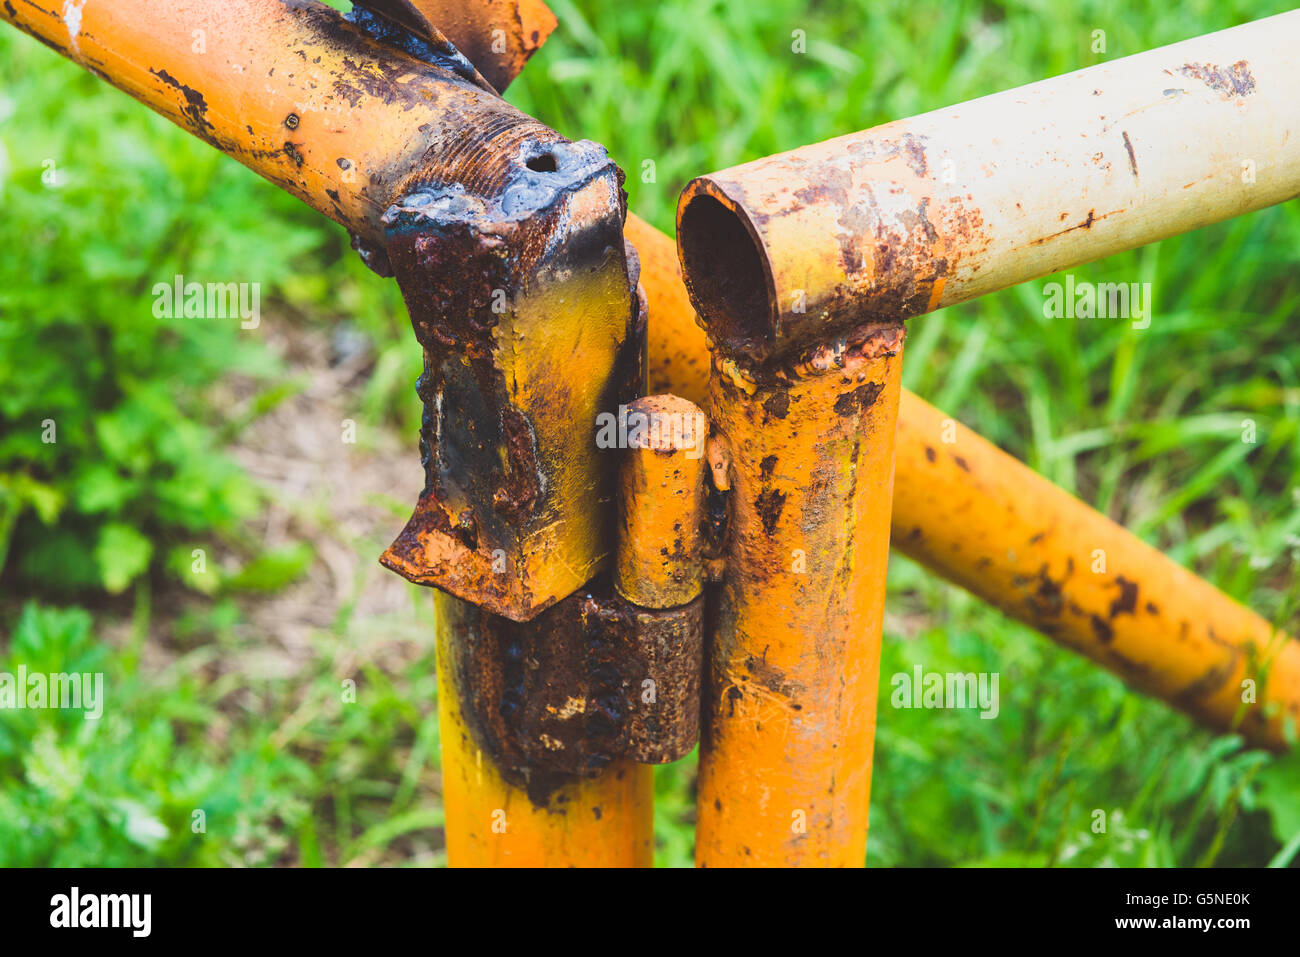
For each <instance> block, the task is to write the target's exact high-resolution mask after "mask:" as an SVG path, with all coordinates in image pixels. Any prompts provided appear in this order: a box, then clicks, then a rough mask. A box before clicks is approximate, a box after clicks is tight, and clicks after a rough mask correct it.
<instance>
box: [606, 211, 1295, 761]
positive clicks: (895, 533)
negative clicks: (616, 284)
mask: <svg viewBox="0 0 1300 957" xmlns="http://www.w3.org/2000/svg"><path fill="white" fill-rule="evenodd" d="M625 232H626V235H627V237H628V239H629V240H630V241H631V242H632V243H633V244H634V245H635V246H636V247H637V252H638V254H639V255H640V258H641V285H642V287H643V288H644V289H645V291H646V296H647V299H648V300H649V304H650V319H649V356H650V360H649V370H648V373H649V379H650V388H651V390H652V391H673V392H676V393H678V394H681V395H684V396H687V397H689V398H691V399H693V400H695V401H704V399H705V396H707V382H708V379H707V363H708V348H707V344H706V341H705V335H704V331H703V329H701V328H700V326H699V325H698V323H697V322H696V319H695V312H694V310H693V309H692V308H691V304H690V301H689V299H688V298H687V296H686V292H685V287H684V286H683V284H682V279H681V273H680V270H679V267H678V265H677V263H676V262H675V261H674V260H673V257H672V256H671V255H669V253H670V252H671V248H672V240H671V239H669V238H668V237H667V236H665V235H664V234H663V233H661V232H659V231H658V230H656V229H654V227H652V226H650V225H649V224H647V223H646V222H645V221H644V220H641V219H638V218H637V217H636V216H633V215H629V216H628V222H627V228H626V231H625ZM891 524H892V532H891V542H892V545H893V547H894V548H896V549H898V550H899V551H901V552H902V553H903V554H905V555H907V556H908V557H909V558H912V559H914V560H916V561H917V562H920V563H921V564H922V565H924V566H926V567H927V568H929V569H931V570H932V571H935V572H937V573H938V574H940V575H942V576H943V577H944V578H947V579H948V580H949V581H952V582H955V583H956V584H958V585H961V586H962V587H963V588H965V589H967V590H968V591H970V592H971V593H972V594H974V595H977V596H978V597H980V598H983V599H984V600H985V601H987V602H989V603H990V604H992V605H994V606H996V607H997V608H1000V609H1002V610H1003V611H1004V612H1006V613H1007V614H1008V615H1010V616H1011V617H1013V618H1015V619H1017V620H1019V621H1022V622H1024V623H1025V624H1027V625H1029V626H1031V627H1033V628H1036V629H1037V630H1039V631H1041V632H1042V633H1043V634H1045V635H1047V636H1048V637H1049V638H1051V639H1052V640H1053V641H1054V642H1056V643H1057V644H1060V645H1063V646H1064V647H1066V648H1069V649H1071V650H1072V651H1075V652H1077V653H1079V654H1082V655H1084V656H1085V657H1087V658H1089V659H1091V660H1092V661H1095V662H1096V663H1097V664H1099V665H1101V666H1102V667H1103V668H1105V669H1107V670H1108V671H1111V672H1113V673H1115V674H1117V675H1119V676H1120V677H1121V678H1123V679H1124V680H1125V681H1126V682H1127V683H1129V684H1130V685H1132V686H1133V687H1134V688H1137V689H1138V690H1140V691H1143V692H1145V693H1147V694H1151V695H1154V696H1155V697H1158V698H1161V699H1162V700H1164V701H1167V702H1169V703H1170V704H1173V705H1174V706H1175V707H1177V708H1179V709H1180V710H1181V711H1184V712H1186V713H1187V714H1189V715H1191V716H1192V717H1193V718H1195V719H1196V720H1197V721H1199V722H1201V723H1202V724H1204V725H1207V726H1208V727H1211V728H1214V729H1216V730H1226V729H1229V728H1231V727H1233V726H1234V722H1235V718H1236V715H1237V712H1238V710H1239V709H1241V708H1242V707H1243V705H1245V704H1251V700H1252V698H1253V702H1254V703H1253V704H1251V706H1250V707H1249V708H1246V709H1245V710H1246V714H1245V716H1244V718H1243V722H1242V724H1241V726H1240V730H1241V731H1242V733H1243V734H1244V735H1245V736H1246V738H1247V739H1248V740H1249V741H1251V742H1252V743H1254V744H1258V745H1262V746H1266V747H1270V748H1273V749H1275V750H1281V749H1283V748H1285V747H1286V738H1285V736H1284V732H1283V721H1284V719H1285V718H1287V717H1288V716H1289V717H1290V718H1291V719H1292V720H1295V721H1300V643H1298V642H1296V641H1294V640H1291V639H1288V638H1287V636H1286V635H1285V634H1284V633H1281V632H1277V631H1275V630H1274V628H1273V627H1272V626H1271V625H1270V624H1269V622H1267V621H1266V620H1265V619H1263V618H1262V617H1260V616H1259V615H1257V614H1255V613H1254V612H1253V611H1251V610H1250V609H1248V608H1245V607H1244V606H1242V605H1241V604H1239V603H1238V602H1236V601H1234V600H1233V599H1231V598H1229V597H1228V596H1227V595H1225V594H1224V593H1223V592H1221V591H1219V590H1218V589H1217V588H1215V587H1214V586H1212V585H1210V584H1209V583H1208V582H1206V581H1204V580H1203V579H1200V578H1198V577H1197V576H1195V575H1194V574H1192V573H1191V572H1190V571H1188V570H1187V569H1185V568H1183V567H1182V566H1181V565H1179V564H1178V563H1177V562H1175V561H1173V560H1172V559H1170V558H1169V557H1168V556H1166V555H1163V554H1161V553H1160V552H1159V551H1157V550H1156V549H1154V548H1152V547H1151V546H1149V545H1147V544H1145V543H1144V542H1142V541H1140V540H1139V539H1138V538H1137V537H1136V536H1135V535H1133V534H1132V533H1131V532H1129V531H1127V530H1126V529H1124V528H1122V527H1121V526H1119V525H1117V524H1115V523H1114V522H1112V521H1111V520H1110V519H1108V518H1106V516H1104V515H1102V514H1101V513H1100V512H1098V511H1096V510H1095V509H1093V508H1090V507H1089V506H1087V505H1086V504H1084V503H1083V502H1081V501H1080V500H1079V499H1077V498H1075V497H1074V496H1073V495H1070V494H1069V493H1068V492H1066V491H1064V490H1063V489H1061V488H1058V487H1057V486H1055V485H1053V484H1052V483H1051V482H1049V481H1048V480H1047V479H1045V478H1043V477H1042V476H1041V475H1039V474H1038V473H1036V472H1034V471H1033V470H1032V469H1030V468H1029V467H1027V466H1026V465H1024V464H1023V463H1021V462H1020V461H1018V460H1017V459H1016V458H1014V457H1013V456H1010V455H1008V454H1007V453H1005V452H1003V451H1002V450H1000V449H998V448H997V447H996V446H995V445H993V444H992V443H990V442H988V441H987V440H985V439H983V438H982V437H981V436H979V435H978V434H977V433H975V432H973V431H972V430H970V429H968V428H966V427H965V426H963V425H961V424H959V423H957V422H956V421H955V420H954V419H953V418H952V417H950V416H949V415H948V414H947V413H945V412H942V411H940V410H939V409H936V408H935V407H934V406H932V405H930V404H929V403H927V402H925V401H924V400H923V399H921V398H919V397H918V396H916V395H915V394H914V393H912V392H909V391H907V390H906V389H904V390H903V391H902V398H901V401H900V403H899V415H898V438H897V444H896V455H895V481H894V509H893V519H892V523H891ZM1094 569H1096V570H1094ZM1265 675H1267V680H1264V678H1265ZM1248 678H1249V679H1251V680H1252V681H1253V682H1254V684H1253V686H1252V685H1247V684H1243V682H1245V681H1246V680H1247V679H1248Z"/></svg>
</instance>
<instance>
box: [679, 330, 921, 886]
mask: <svg viewBox="0 0 1300 957" xmlns="http://www.w3.org/2000/svg"><path fill="white" fill-rule="evenodd" d="M902 348H903V326H902V324H901V323H892V324H891V323H873V324H869V325H867V326H865V327H863V328H861V329H858V330H855V331H854V332H853V333H852V334H851V335H850V336H848V337H846V338H844V339H841V340H839V341H836V342H833V343H828V344H826V345H823V346H820V347H817V348H815V349H813V350H811V351H810V352H808V353H806V354H804V355H803V356H801V357H799V358H798V359H796V360H795V361H794V362H790V363H786V364H780V365H770V364H769V365H764V366H761V367H760V366H754V367H751V366H746V365H744V364H742V363H740V362H737V361H735V360H734V359H732V358H729V357H725V356H723V355H721V354H717V355H715V357H714V368H713V373H714V374H713V378H712V384H711V388H712V397H711V399H712V401H711V408H712V419H713V422H714V425H715V427H716V429H717V431H718V434H719V436H720V438H721V439H722V441H724V442H725V443H726V444H727V446H728V448H729V451H730V455H731V463H732V467H731V482H730V493H729V494H730V499H731V503H732V510H731V519H730V526H729V529H728V533H727V534H728V543H727V546H726V549H725V556H726V571H725V575H724V578H723V584H722V588H721V594H720V598H719V609H718V614H717V628H716V631H715V633H714V635H713V638H712V641H713V646H712V648H711V649H710V668H709V669H708V670H709V677H708V684H707V686H706V690H705V696H704V730H703V734H702V737H701V742H700V779H699V798H698V802H697V808H698V812H697V813H698V822H699V823H698V828H697V832H696V852H695V853H696V862H697V863H698V864H700V865H702V866H719V865H721V866H727V865H731V866H737V865H754V866H795V865H826V866H855V867H858V866H861V865H862V863H863V859H864V854H865V850H866V840H867V809H868V804H869V797H870V790H871V754H872V746H873V742H874V738H875V718H876V688H877V684H878V677H879V667H880V634H881V624H882V620H883V610H884V600H885V570H886V565H887V563H888V557H889V511H890V503H891V501H892V494H893V490H892V485H893V477H894V435H895V431H896V424H895V423H896V418H897V413H898V397H899V388H900V371H901V357H902Z"/></svg>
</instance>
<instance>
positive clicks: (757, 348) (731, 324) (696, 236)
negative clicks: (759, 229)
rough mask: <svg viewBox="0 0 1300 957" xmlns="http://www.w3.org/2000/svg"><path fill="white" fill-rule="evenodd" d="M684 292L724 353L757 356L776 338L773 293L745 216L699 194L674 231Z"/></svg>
mask: <svg viewBox="0 0 1300 957" xmlns="http://www.w3.org/2000/svg"><path fill="white" fill-rule="evenodd" d="M677 244H678V250H679V252H680V254H681V260H682V272H683V273H684V276H685V280H686V288H687V291H688V292H689V293H690V296H691V301H692V303H693V304H694V305H695V308H696V310H697V311H698V312H699V313H700V315H701V317H702V318H703V319H704V324H705V326H706V327H707V329H708V330H709V333H710V334H711V335H712V336H713V337H714V338H715V339H716V340H718V342H719V343H721V344H722V345H723V346H724V347H725V348H726V349H727V350H729V351H730V350H735V351H740V352H744V353H747V354H750V355H752V356H755V357H759V356H762V355H764V354H766V353H767V352H768V350H769V347H770V345H771V343H772V340H773V338H774V331H775V321H776V317H775V310H774V308H773V304H774V302H775V292H774V290H773V288H772V280H771V276H770V274H769V273H768V269H767V266H766V263H765V261H764V259H763V254H762V250H761V247H760V245H759V242H758V239H757V237H756V236H755V235H754V233H753V231H752V230H751V228H750V226H749V223H748V222H746V220H745V218H744V214H743V213H741V212H739V211H737V210H733V209H730V208H728V207H727V206H726V205H724V204H723V203H722V202H720V201H719V200H718V199H716V198H714V197H713V196H710V195H708V194H707V193H703V192H700V193H697V194H696V195H695V196H693V197H691V199H690V200H689V201H688V202H687V204H686V207H685V209H683V210H682V213H681V218H680V220H679V222H678V226H677Z"/></svg>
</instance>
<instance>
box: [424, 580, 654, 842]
mask: <svg viewBox="0 0 1300 957" xmlns="http://www.w3.org/2000/svg"><path fill="white" fill-rule="evenodd" d="M434 608H435V610H436V612H437V634H438V679H439V689H438V726H439V732H440V736H441V738H442V801H443V807H444V809H445V813H446V824H445V826H444V833H445V836H446V844H447V863H448V864H449V865H450V866H452V867H649V866H650V865H651V863H652V859H653V854H654V844H653V840H654V827H653V801H654V788H653V771H652V769H651V768H650V767H649V766H647V765H641V764H636V763H634V762H633V761H631V760H630V759H626V758H623V759H618V760H615V761H614V762H612V763H611V764H610V765H609V766H608V767H606V768H605V769H604V770H602V771H601V772H600V773H599V774H598V775H597V776H595V777H575V776H552V777H551V778H549V779H545V780H539V779H537V778H536V777H534V779H533V780H531V781H530V782H525V781H521V780H520V779H519V778H518V776H517V775H515V774H511V773H510V772H506V771H504V770H503V769H502V766H501V762H500V758H499V756H497V755H494V754H492V753H491V752H490V751H489V750H486V749H485V748H484V737H485V736H484V734H483V732H482V730H481V729H480V728H478V727H477V725H478V724H479V722H480V719H478V718H475V717H474V716H473V715H472V713H471V709H472V708H473V704H472V703H473V702H474V700H475V694H476V690H477V689H475V688H473V687H469V686H468V684H469V683H468V682H467V681H466V680H465V673H464V670H463V669H464V661H465V653H466V652H465V650H466V648H468V647H471V646H472V645H473V643H474V642H475V641H478V640H482V638H483V632H484V631H485V630H495V629H506V630H508V629H512V628H518V627H520V626H518V625H516V624H515V623H514V622H510V621H508V620H506V619H493V618H492V617H491V616H489V615H487V614H486V613H484V612H482V611H481V610H480V609H477V608H475V607H474V606H473V605H470V604H468V603H467V602H463V601H461V600H460V599H458V598H454V597H452V596H451V595H448V594H446V593H444V592H441V591H438V592H435V593H434ZM547 614H548V613H546V612H544V613H543V616H546V615H547ZM552 617H557V616H552Z"/></svg>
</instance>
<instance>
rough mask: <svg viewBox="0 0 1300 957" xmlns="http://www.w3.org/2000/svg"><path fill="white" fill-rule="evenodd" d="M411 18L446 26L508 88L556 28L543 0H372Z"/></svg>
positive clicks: (486, 72)
mask: <svg viewBox="0 0 1300 957" xmlns="http://www.w3.org/2000/svg"><path fill="white" fill-rule="evenodd" d="M366 5H367V6H374V7H378V8H387V9H389V10H391V11H393V13H394V14H395V15H396V16H397V17H398V18H399V19H402V20H404V21H405V22H408V23H426V24H430V25H432V26H434V27H437V28H438V29H440V30H441V32H442V33H444V34H446V36H447V37H448V38H450V40H451V42H452V43H454V44H455V45H456V48H457V49H458V50H460V52H461V53H463V54H465V56H466V57H468V58H469V59H470V60H471V61H473V63H474V65H475V66H476V67H478V69H479V70H480V71H481V72H482V73H483V75H484V76H485V77H487V79H488V82H490V83H491V84H492V86H493V87H495V88H496V89H497V90H499V91H501V92H505V89H506V87H507V86H509V85H510V81H511V80H513V79H514V78H515V77H516V76H518V75H519V72H520V71H521V70H522V69H523V68H524V65H525V64H526V63H527V62H528V59H529V58H530V57H531V56H532V55H533V54H534V53H536V52H537V50H538V49H539V48H540V47H541V45H542V44H543V43H545V42H546V38H547V37H548V36H550V35H551V31H552V30H554V29H555V26H556V21H555V14H553V13H551V11H550V9H549V8H548V7H547V6H546V4H545V3H543V2H541V0H366Z"/></svg>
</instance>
